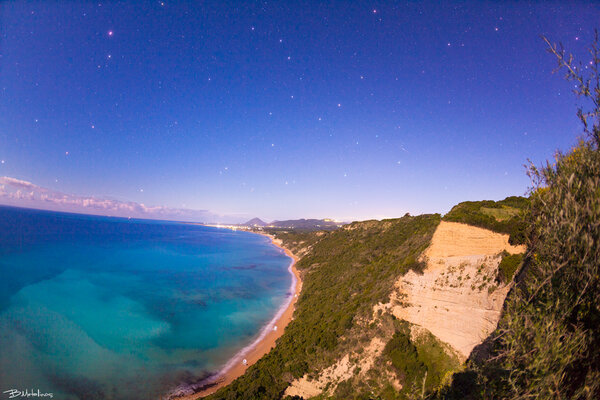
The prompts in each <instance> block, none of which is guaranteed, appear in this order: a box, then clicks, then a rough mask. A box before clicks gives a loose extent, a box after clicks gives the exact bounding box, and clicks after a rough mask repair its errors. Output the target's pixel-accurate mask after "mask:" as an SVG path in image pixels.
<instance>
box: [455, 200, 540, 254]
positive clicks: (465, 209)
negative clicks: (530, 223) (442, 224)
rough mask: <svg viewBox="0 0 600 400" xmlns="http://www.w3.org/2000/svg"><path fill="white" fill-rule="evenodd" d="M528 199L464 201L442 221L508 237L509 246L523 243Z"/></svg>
mask: <svg viewBox="0 0 600 400" xmlns="http://www.w3.org/2000/svg"><path fill="white" fill-rule="evenodd" d="M528 207H529V199H527V198H525V197H518V196H511V197H507V198H506V199H504V200H501V201H492V200H483V201H464V202H462V203H459V204H457V205H455V206H454V207H452V210H450V212H448V213H447V214H446V215H444V221H450V222H462V223H465V224H469V225H474V226H479V227H481V228H486V229H489V230H492V231H495V232H500V233H506V234H509V235H510V239H509V241H510V243H511V244H522V243H525V228H526V225H525V213H526V210H527V209H528Z"/></svg>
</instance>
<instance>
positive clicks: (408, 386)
mask: <svg viewBox="0 0 600 400" xmlns="http://www.w3.org/2000/svg"><path fill="white" fill-rule="evenodd" d="M397 327H398V328H397V331H396V333H394V336H393V337H392V339H391V340H390V341H389V342H388V343H387V345H386V346H385V349H384V356H386V357H387V358H389V359H390V360H391V363H392V366H393V367H394V370H395V371H396V373H397V374H398V377H399V378H400V379H401V381H402V382H403V387H402V390H401V391H400V392H399V393H397V394H396V395H395V396H394V397H391V398H400V399H406V398H411V397H415V396H417V397H419V395H422V394H424V393H429V392H431V391H433V390H436V389H438V388H439V387H440V384H441V383H442V380H443V378H444V376H445V375H446V374H448V373H449V372H453V371H457V370H458V369H459V368H460V361H459V360H458V358H457V357H456V356H455V355H453V353H452V350H450V349H449V347H448V346H447V345H443V344H442V343H441V342H440V341H439V340H438V339H436V338H435V337H434V336H433V335H432V334H431V333H429V332H426V331H424V332H422V333H420V334H419V335H417V336H418V337H417V338H416V339H414V340H413V339H411V329H410V324H409V323H407V322H405V321H400V322H399V323H398V324H397Z"/></svg>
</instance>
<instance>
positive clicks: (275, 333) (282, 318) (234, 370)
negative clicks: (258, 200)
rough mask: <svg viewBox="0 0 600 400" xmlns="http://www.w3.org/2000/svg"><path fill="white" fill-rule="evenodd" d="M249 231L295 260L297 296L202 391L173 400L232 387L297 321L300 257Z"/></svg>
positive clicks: (186, 399) (190, 399) (192, 399)
mask: <svg viewBox="0 0 600 400" xmlns="http://www.w3.org/2000/svg"><path fill="white" fill-rule="evenodd" d="M249 232H250V233H254V234H257V235H261V236H265V237H267V238H269V240H270V241H271V244H273V245H274V246H276V247H278V248H279V249H281V250H282V251H283V252H284V253H285V254H286V255H287V256H288V257H290V258H291V259H292V261H291V263H290V265H289V267H288V271H289V272H290V273H291V274H292V284H291V286H290V291H291V292H292V293H293V295H292V296H290V297H289V298H288V300H286V303H284V304H283V305H282V307H281V308H280V309H279V311H278V312H277V314H275V316H274V317H273V319H272V320H271V321H270V322H269V323H268V324H267V325H265V326H264V327H263V328H262V329H261V331H260V334H259V335H258V337H257V338H256V339H255V340H254V342H252V343H251V344H249V345H248V346H246V347H244V348H243V349H242V350H240V351H239V352H238V353H237V354H236V355H235V356H233V358H231V359H230V360H229V361H228V362H227V364H225V366H224V367H223V368H222V369H221V370H220V371H219V372H218V373H216V374H215V375H213V376H211V377H209V378H207V379H206V380H205V381H204V382H203V385H202V388H201V389H200V390H198V391H197V392H195V393H193V394H186V395H182V396H178V395H174V396H171V397H170V399H172V400H195V399H197V398H200V397H205V396H208V395H210V394H213V393H215V392H216V391H217V390H219V389H221V388H222V387H225V386H227V385H229V384H230V383H231V382H233V381H234V380H235V379H237V378H238V377H240V376H242V375H243V374H244V373H245V372H246V370H247V369H248V367H250V366H251V365H253V364H254V363H256V362H257V361H258V360H259V359H260V358H261V357H262V356H264V355H265V354H267V353H268V352H269V351H271V349H273V348H274V347H275V342H276V340H277V339H279V337H281V336H282V335H283V333H284V331H285V328H286V327H287V325H288V324H289V323H290V322H291V321H292V319H293V318H292V317H293V314H294V310H295V306H296V302H297V301H298V297H299V296H300V291H301V290H302V279H300V274H299V272H298V270H297V269H296V262H298V257H296V256H295V255H294V254H292V252H291V251H290V250H288V249H286V248H285V247H283V246H282V244H281V241H280V240H278V239H275V237H273V236H272V235H269V234H267V233H261V232H252V231H249ZM275 326H276V327H277V330H274V329H273V328H274V327H275ZM244 359H245V360H246V361H247V363H246V365H244V364H243V363H242V360H244Z"/></svg>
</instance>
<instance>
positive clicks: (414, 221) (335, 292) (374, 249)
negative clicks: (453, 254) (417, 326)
mask: <svg viewBox="0 0 600 400" xmlns="http://www.w3.org/2000/svg"><path fill="white" fill-rule="evenodd" d="M439 221H440V216H439V215H438V214H434V215H421V216H417V217H411V216H405V217H403V218H399V219H390V220H384V221H365V222H355V223H353V224H351V225H349V226H346V227H344V228H342V229H339V230H337V231H333V232H314V233H300V234H293V233H279V234H278V237H279V238H281V239H282V240H283V241H284V245H286V246H288V247H289V248H291V249H293V250H299V249H300V248H301V247H306V246H309V245H312V248H311V250H310V252H308V253H307V254H306V256H304V257H303V258H302V259H301V260H300V261H299V262H298V264H297V267H298V269H299V270H300V271H301V272H302V274H303V279H304V283H303V291H302V294H301V296H300V298H299V300H298V304H297V308H296V313H295V319H294V320H293V321H292V322H291V323H290V324H289V325H288V327H287V328H286V331H285V334H284V335H283V336H282V337H281V338H280V339H279V341H278V344H277V347H276V348H275V349H274V350H273V351H271V352H270V353H269V354H268V355H266V356H265V357H263V358H262V359H261V360H259V361H258V362H257V363H256V364H255V365H253V366H252V367H250V368H249V369H248V371H247V372H246V374H245V375H243V376H242V377H240V378H238V379H237V380H236V381H234V382H233V383H232V384H231V385H229V386H227V387H225V388H223V389H221V390H219V391H218V392H217V393H215V394H214V395H212V396H210V397H209V398H210V399H236V398H243V399H278V398H281V396H282V395H283V392H284V390H285V389H286V387H287V386H288V385H289V382H291V381H292V380H293V379H294V378H299V377H301V376H303V375H304V374H306V373H311V372H315V371H319V370H321V369H322V368H324V367H327V366H329V365H331V364H332V363H333V362H334V361H335V360H337V359H338V358H339V357H340V356H342V355H343V354H345V353H346V352H348V351H351V350H353V349H357V348H359V347H361V346H362V345H363V344H364V343H365V341H366V340H368V338H369V337H372V336H373V335H375V334H378V333H381V330H382V329H384V330H385V329H388V330H389V329H396V328H394V326H395V325H397V322H394V321H393V318H391V316H385V318H383V317H382V321H383V322H382V323H381V324H379V325H378V326H377V325H376V324H371V325H372V326H369V327H364V326H363V325H362V324H361V323H359V321H362V320H364V319H366V318H370V316H371V312H372V308H373V305H375V304H376V303H378V302H386V301H388V298H389V294H390V292H391V290H392V287H393V283H394V282H395V281H396V280H397V279H398V277H400V276H401V275H403V274H405V273H406V272H407V271H409V270H410V269H415V270H420V269H421V268H423V265H422V264H421V263H420V262H418V261H417V258H418V256H419V254H420V253H421V252H422V251H423V250H424V249H425V248H426V247H427V246H428V245H429V243H430V241H431V237H432V235H433V232H434V231H435V228H436V227H437V225H438V224H439ZM386 321H387V322H386ZM384 322H385V323H384ZM392 334H393V332H392ZM424 354H426V353H424ZM381 364H382V365H381V366H382V368H383V364H384V363H381ZM374 375H375V376H374V377H373V382H370V383H369V385H367V386H368V388H369V390H373V388H381V389H382V390H383V389H384V387H385V382H380V380H382V379H383V376H381V375H380V376H378V375H377V374H374ZM388 386H389V385H388ZM355 389H356V390H355ZM361 390H367V387H365V388H355V387H352V391H353V392H356V393H358V392H360V391H361ZM396 395H397V394H393V396H392V397H389V396H386V397H387V398H394V397H395V396H396Z"/></svg>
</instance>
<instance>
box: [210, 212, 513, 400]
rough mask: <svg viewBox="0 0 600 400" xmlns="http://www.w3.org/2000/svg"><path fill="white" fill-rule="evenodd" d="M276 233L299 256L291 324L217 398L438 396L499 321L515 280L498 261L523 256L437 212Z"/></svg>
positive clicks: (498, 237) (496, 237)
mask: <svg viewBox="0 0 600 400" xmlns="http://www.w3.org/2000/svg"><path fill="white" fill-rule="evenodd" d="M492 203H493V202H492ZM491 207H494V204H491ZM275 234H276V236H277V238H278V239H279V240H281V241H282V243H283V245H284V246H285V247H287V248H288V249H290V250H291V251H293V252H294V253H295V254H296V255H297V256H299V257H300V261H299V262H298V264H297V267H298V269H299V270H300V271H301V274H302V276H303V282H304V283H303V291H302V294H301V296H300V298H299V300H298V303H297V307H296V312H295V314H294V320H293V321H292V322H291V323H290V325H289V326H288V327H287V328H286V331H285V333H284V335H283V336H282V337H281V338H280V339H279V341H278V344H277V347H276V348H275V349H274V350H272V351H271V352H270V353H269V354H268V355H266V356H265V357H263V359H261V360H260V361H259V362H258V363H256V364H255V365H253V366H252V367H250V368H249V369H248V371H247V373H246V374H245V375H244V376H242V377H240V378H239V379H237V380H236V381H234V382H233V383H232V384H231V385H229V386H228V387H225V388H223V389H221V390H220V391H218V392H217V393H215V394H214V395H212V396H210V397H209V398H211V399H234V398H261V399H280V398H283V397H288V398H301V397H302V398H311V397H315V396H317V397H319V396H325V397H330V396H331V397H335V398H371V397H373V396H380V397H381V398H382V399H396V398H408V396H410V395H411V394H414V393H417V392H419V393H420V392H421V391H423V390H424V391H425V392H432V393H433V392H434V391H435V390H437V389H438V388H439V387H440V385H442V382H443V380H444V377H445V376H446V375H448V374H449V373H451V372H452V371H457V370H459V369H460V368H461V364H462V362H463V361H464V360H465V359H466V358H467V357H468V355H469V353H470V350H471V349H472V348H473V347H474V346H475V345H477V344H479V343H480V342H481V341H483V339H484V338H485V336H487V334H489V333H490V332H491V331H493V329H494V328H495V326H496V323H497V321H498V318H499V317H500V309H501V307H502V303H503V301H504V297H505V296H506V293H507V291H508V288H509V285H510V284H509V283H508V284H507V283H503V282H502V281H500V280H498V279H497V278H498V275H499V274H498V266H499V264H500V263H501V260H502V259H503V257H504V256H505V255H506V254H509V253H519V252H522V251H523V248H522V247H515V246H512V245H510V244H509V243H508V238H509V236H508V235H507V234H503V233H495V232H492V231H490V230H486V229H482V228H478V227H473V226H469V225H465V224H459V223H453V222H446V221H442V219H441V217H440V216H439V215H422V216H417V217H412V216H405V217H403V218H399V219H391V220H383V221H364V222H354V223H352V224H349V225H346V226H344V227H342V228H340V229H338V230H335V231H318V232H302V231H279V232H275ZM504 251H507V253H503V252H504ZM508 282H510V279H509V280H508ZM457 326H460V329H458V330H455V329H454V328H456V327H457ZM361 396H362V397H361Z"/></svg>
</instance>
